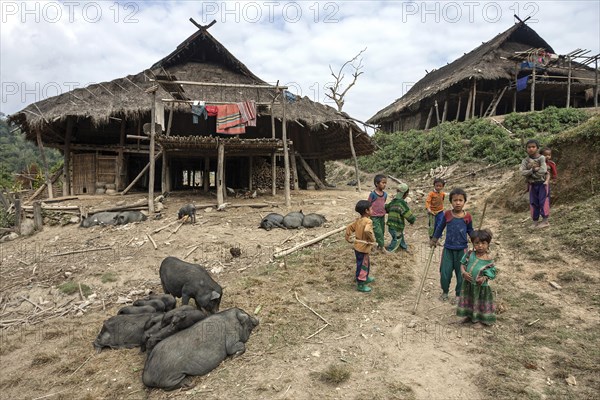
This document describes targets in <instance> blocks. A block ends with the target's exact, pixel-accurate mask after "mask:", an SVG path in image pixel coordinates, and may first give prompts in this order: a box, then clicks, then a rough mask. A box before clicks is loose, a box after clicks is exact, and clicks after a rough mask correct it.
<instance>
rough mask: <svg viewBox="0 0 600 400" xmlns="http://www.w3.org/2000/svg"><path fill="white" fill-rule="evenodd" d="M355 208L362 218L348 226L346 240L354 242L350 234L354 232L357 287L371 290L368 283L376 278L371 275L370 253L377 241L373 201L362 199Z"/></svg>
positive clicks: (359, 289)
mask: <svg viewBox="0 0 600 400" xmlns="http://www.w3.org/2000/svg"><path fill="white" fill-rule="evenodd" d="M354 210H355V211H356V212H357V213H359V214H360V218H358V219H357V220H356V221H354V222H353V223H351V224H350V225H348V226H347V227H346V241H347V242H350V243H352V241H351V239H350V236H351V235H352V233H354V236H355V240H354V255H355V256H356V274H355V279H356V282H357V284H358V285H357V289H358V291H359V292H370V291H371V288H370V287H368V286H367V283H371V282H373V281H375V278H373V277H370V276H369V270H370V267H371V262H370V260H369V253H370V252H371V249H372V248H373V244H374V242H375V234H374V233H373V221H371V219H370V217H371V213H372V209H371V203H370V202H369V201H368V200H360V201H359V202H358V203H356V207H355V208H354Z"/></svg>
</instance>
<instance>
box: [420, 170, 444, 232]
mask: <svg viewBox="0 0 600 400" xmlns="http://www.w3.org/2000/svg"><path fill="white" fill-rule="evenodd" d="M445 185H446V182H445V181H444V180H443V179H442V178H435V179H434V180H433V191H431V192H429V194H428V195H427V199H426V200H425V208H426V209H427V215H428V217H429V239H431V238H432V237H433V232H434V231H435V227H436V226H438V225H439V223H440V222H441V221H442V218H443V217H444V213H443V212H442V211H444V199H445V198H446V193H444V192H442V190H443V189H444V186H445Z"/></svg>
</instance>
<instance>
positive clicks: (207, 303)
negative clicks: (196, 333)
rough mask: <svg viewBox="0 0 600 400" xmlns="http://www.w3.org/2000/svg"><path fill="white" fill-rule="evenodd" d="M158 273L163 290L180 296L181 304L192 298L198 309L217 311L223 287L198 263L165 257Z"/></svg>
mask: <svg viewBox="0 0 600 400" xmlns="http://www.w3.org/2000/svg"><path fill="white" fill-rule="evenodd" d="M159 274H160V283H161V284H162V287H163V290H164V292H165V293H168V294H172V295H173V296H175V297H181V302H182V304H183V305H187V304H188V302H189V301H190V298H192V299H194V301H195V302H196V307H197V308H198V309H201V308H202V309H204V310H206V311H208V312H209V313H211V314H212V313H215V312H217V311H219V305H220V304H221V297H222V295H223V289H221V286H220V285H219V284H218V283H217V282H215V281H214V280H213V279H212V278H211V276H210V275H209V274H208V272H206V270H205V269H204V268H202V267H201V266H200V265H198V264H190V263H188V262H185V261H183V260H180V259H178V258H176V257H167V258H165V259H164V260H163V262H162V263H161V264H160V270H159Z"/></svg>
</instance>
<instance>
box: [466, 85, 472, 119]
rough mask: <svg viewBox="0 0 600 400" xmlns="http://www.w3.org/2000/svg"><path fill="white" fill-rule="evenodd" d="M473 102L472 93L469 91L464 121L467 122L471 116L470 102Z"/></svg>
mask: <svg viewBox="0 0 600 400" xmlns="http://www.w3.org/2000/svg"><path fill="white" fill-rule="evenodd" d="M472 100H473V91H472V90H471V89H469V97H468V98H467V109H466V110H465V121H468V120H469V118H470V115H471V101H472Z"/></svg>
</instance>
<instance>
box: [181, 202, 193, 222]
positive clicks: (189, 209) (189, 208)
mask: <svg viewBox="0 0 600 400" xmlns="http://www.w3.org/2000/svg"><path fill="white" fill-rule="evenodd" d="M185 215H187V216H188V217H190V220H191V222H192V224H195V223H196V206H195V205H193V204H186V205H185V206H183V207H181V208H180V209H179V211H178V212H177V219H181V218H183V217H184V216H185Z"/></svg>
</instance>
